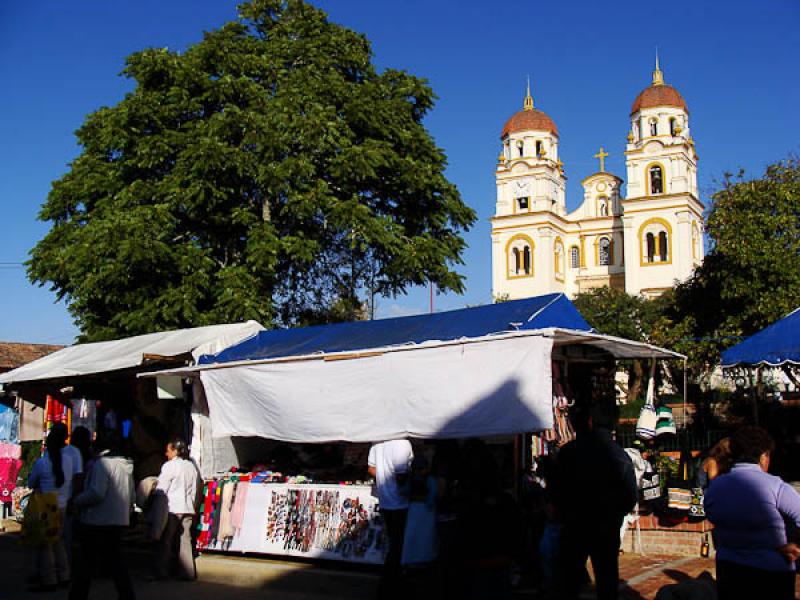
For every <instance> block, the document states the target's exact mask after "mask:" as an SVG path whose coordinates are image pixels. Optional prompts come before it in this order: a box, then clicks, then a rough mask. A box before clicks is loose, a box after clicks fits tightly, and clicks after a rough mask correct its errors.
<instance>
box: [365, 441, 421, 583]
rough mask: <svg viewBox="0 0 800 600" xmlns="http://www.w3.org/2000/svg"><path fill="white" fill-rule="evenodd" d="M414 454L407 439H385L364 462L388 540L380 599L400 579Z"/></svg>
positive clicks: (374, 446) (372, 450)
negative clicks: (409, 476)
mask: <svg viewBox="0 0 800 600" xmlns="http://www.w3.org/2000/svg"><path fill="white" fill-rule="evenodd" d="M412 460H414V451H413V450H412V448H411V442H409V441H408V440H389V441H387V442H380V443H377V444H374V445H373V446H372V448H370V451H369V457H368V459H367V465H368V469H367V470H368V472H369V474H370V476H371V477H373V478H374V479H375V489H376V495H377V496H378V502H379V506H380V511H381V516H382V517H383V522H384V532H385V533H386V536H387V538H388V541H389V550H388V552H387V553H386V560H385V562H384V572H383V576H382V577H381V584H380V591H379V597H380V598H388V597H391V594H392V593H394V591H396V590H397V584H398V580H399V578H400V559H401V557H402V555H403V536H404V533H405V528H406V518H407V516H408V488H407V483H408V473H409V470H410V468H411V461H412Z"/></svg>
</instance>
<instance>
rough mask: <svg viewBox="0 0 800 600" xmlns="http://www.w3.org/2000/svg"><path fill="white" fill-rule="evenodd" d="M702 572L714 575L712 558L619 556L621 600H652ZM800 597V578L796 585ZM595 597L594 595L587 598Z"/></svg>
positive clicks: (695, 577)
mask: <svg viewBox="0 0 800 600" xmlns="http://www.w3.org/2000/svg"><path fill="white" fill-rule="evenodd" d="M703 572H708V573H709V574H710V575H712V576H715V575H716V570H715V569H714V560H713V559H711V558H700V557H682V556H663V555H648V556H642V555H638V554H625V555H623V556H621V557H620V569H619V574H620V579H621V580H622V582H623V583H622V588H621V592H620V600H652V599H653V598H655V596H656V594H657V593H658V590H660V589H661V588H662V587H663V586H665V585H669V584H672V583H677V582H680V581H683V580H685V579H687V578H691V579H697V578H698V577H699V576H700V575H701V574H702V573H703ZM795 589H796V594H797V595H798V597H800V579H798V580H797V583H796V584H795ZM586 597H587V598H593V597H594V596H593V595H588V596H586Z"/></svg>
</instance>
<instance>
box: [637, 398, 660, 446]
mask: <svg viewBox="0 0 800 600" xmlns="http://www.w3.org/2000/svg"><path fill="white" fill-rule="evenodd" d="M657 424H658V413H657V412H656V408H655V406H653V405H652V404H651V403H650V402H646V403H645V405H644V406H643V407H642V410H641V412H640V413H639V420H638V421H636V437H639V438H641V439H643V440H652V439H653V438H654V437H655V436H656V425H657Z"/></svg>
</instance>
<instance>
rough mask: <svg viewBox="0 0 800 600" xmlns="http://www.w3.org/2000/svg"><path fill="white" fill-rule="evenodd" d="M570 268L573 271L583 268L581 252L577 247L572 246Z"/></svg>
mask: <svg viewBox="0 0 800 600" xmlns="http://www.w3.org/2000/svg"><path fill="white" fill-rule="evenodd" d="M569 266H570V267H571V268H573V269H578V268H580V266H581V251H580V250H579V249H578V247H577V246H572V248H570V249H569Z"/></svg>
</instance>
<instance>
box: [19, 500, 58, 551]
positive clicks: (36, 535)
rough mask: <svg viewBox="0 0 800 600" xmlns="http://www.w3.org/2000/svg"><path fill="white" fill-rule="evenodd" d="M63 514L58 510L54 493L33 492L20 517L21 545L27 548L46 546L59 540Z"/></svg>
mask: <svg viewBox="0 0 800 600" xmlns="http://www.w3.org/2000/svg"><path fill="white" fill-rule="evenodd" d="M63 527H64V522H63V514H62V511H61V510H60V509H59V508H58V496H57V495H56V493H55V492H48V493H41V492H34V493H33V494H32V495H31V497H30V499H29V500H28V504H27V505H26V506H25V511H24V513H23V517H22V543H23V544H26V545H28V546H47V545H50V544H55V543H56V542H57V541H58V540H59V539H61V532H62V530H63Z"/></svg>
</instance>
